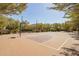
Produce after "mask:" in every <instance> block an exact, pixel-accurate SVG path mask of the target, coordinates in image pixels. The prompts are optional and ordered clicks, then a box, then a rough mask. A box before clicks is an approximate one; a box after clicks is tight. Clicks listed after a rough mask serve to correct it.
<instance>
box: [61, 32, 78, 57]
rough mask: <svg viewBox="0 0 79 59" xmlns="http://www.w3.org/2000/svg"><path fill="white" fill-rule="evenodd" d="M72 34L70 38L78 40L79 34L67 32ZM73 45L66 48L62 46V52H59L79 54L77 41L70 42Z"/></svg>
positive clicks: (66, 54) (68, 54)
mask: <svg viewBox="0 0 79 59" xmlns="http://www.w3.org/2000/svg"><path fill="white" fill-rule="evenodd" d="M69 35H71V36H72V38H75V40H79V35H77V34H75V33H72V34H69ZM72 45H73V47H70V48H67V47H63V48H62V49H63V50H64V52H60V54H62V55H65V56H79V43H75V44H72Z"/></svg>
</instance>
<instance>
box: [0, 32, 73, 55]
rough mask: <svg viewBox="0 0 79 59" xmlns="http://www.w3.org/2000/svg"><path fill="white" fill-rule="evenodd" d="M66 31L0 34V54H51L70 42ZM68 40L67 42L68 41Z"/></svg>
mask: <svg viewBox="0 0 79 59" xmlns="http://www.w3.org/2000/svg"><path fill="white" fill-rule="evenodd" d="M71 39H72V38H71V36H70V35H69V33H67V32H40V33H22V36H21V37H19V35H18V34H8V35H0V55H51V54H56V53H57V52H58V51H60V50H61V48H62V47H64V45H66V44H69V45H70V42H71ZM68 42H69V43H68Z"/></svg>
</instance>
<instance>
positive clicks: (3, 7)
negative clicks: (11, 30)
mask: <svg viewBox="0 0 79 59" xmlns="http://www.w3.org/2000/svg"><path fill="white" fill-rule="evenodd" d="M25 8H27V6H26V4H25V3H0V14H2V15H11V14H19V13H21V12H22V11H23V10H25Z"/></svg>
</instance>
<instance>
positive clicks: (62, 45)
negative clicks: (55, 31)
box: [57, 39, 69, 50]
mask: <svg viewBox="0 0 79 59" xmlns="http://www.w3.org/2000/svg"><path fill="white" fill-rule="evenodd" d="M68 40H69V39H66V40H65V41H64V43H62V45H60V47H59V48H58V49H57V50H60V49H61V48H62V47H63V46H64V45H65V44H66V43H67V42H68Z"/></svg>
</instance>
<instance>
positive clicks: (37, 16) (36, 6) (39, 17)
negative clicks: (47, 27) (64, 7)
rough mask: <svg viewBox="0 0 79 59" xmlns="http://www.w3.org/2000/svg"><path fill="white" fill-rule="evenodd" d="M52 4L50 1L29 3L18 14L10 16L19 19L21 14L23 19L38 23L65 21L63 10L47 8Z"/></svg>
mask: <svg viewBox="0 0 79 59" xmlns="http://www.w3.org/2000/svg"><path fill="white" fill-rule="evenodd" d="M51 6H53V5H52V4H50V3H30V4H28V7H27V8H26V9H25V10H24V11H23V12H22V13H21V14H20V15H18V16H16V15H13V16H11V17H12V18H14V19H19V20H20V19H21V17H22V16H23V20H27V21H28V22H30V23H31V24H35V23H36V21H37V22H38V23H50V24H52V23H63V22H65V21H67V19H65V18H63V16H64V12H61V11H57V10H53V9H49V7H51Z"/></svg>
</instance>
